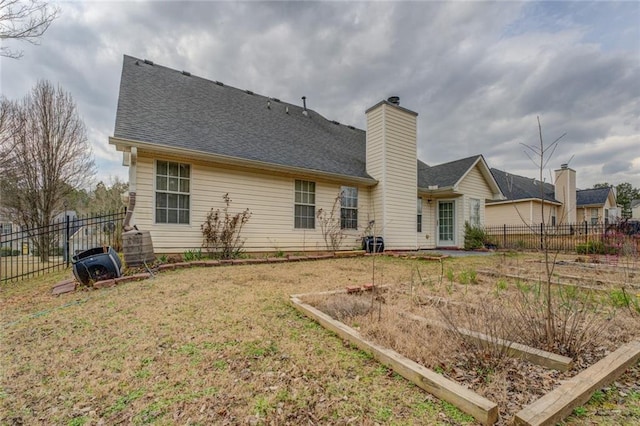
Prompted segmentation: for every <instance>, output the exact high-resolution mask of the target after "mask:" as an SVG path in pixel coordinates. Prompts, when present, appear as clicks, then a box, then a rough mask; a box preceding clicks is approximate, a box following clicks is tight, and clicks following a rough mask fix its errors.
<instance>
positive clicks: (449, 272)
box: [446, 268, 455, 283]
mask: <svg viewBox="0 0 640 426" xmlns="http://www.w3.org/2000/svg"><path fill="white" fill-rule="evenodd" d="M446 276H447V280H449V283H453V280H454V279H455V275H454V274H453V269H451V268H447V274H446Z"/></svg>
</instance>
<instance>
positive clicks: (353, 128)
mask: <svg viewBox="0 0 640 426" xmlns="http://www.w3.org/2000/svg"><path fill="white" fill-rule="evenodd" d="M347 127H348V128H350V129H351V130H355V129H356V128H355V127H353V126H351V125H349V126H347Z"/></svg>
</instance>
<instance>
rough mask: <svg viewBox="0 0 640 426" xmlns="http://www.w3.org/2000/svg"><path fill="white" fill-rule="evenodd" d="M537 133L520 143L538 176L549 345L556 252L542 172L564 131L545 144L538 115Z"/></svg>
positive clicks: (552, 338) (550, 341)
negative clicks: (534, 142) (530, 140)
mask: <svg viewBox="0 0 640 426" xmlns="http://www.w3.org/2000/svg"><path fill="white" fill-rule="evenodd" d="M538 135H539V142H538V144H537V145H526V144H522V145H523V146H524V147H525V154H526V155H527V157H529V159H530V160H531V161H532V162H533V164H535V166H536V168H537V169H538V172H539V178H540V209H541V212H540V213H541V221H542V223H541V224H540V233H541V234H540V243H541V248H542V251H543V253H544V265H545V272H546V283H545V293H546V295H545V302H546V318H545V322H546V324H545V331H546V338H547V344H548V345H549V347H551V345H552V344H553V342H554V341H555V324H554V315H553V300H552V297H551V278H552V277H553V270H554V268H555V264H556V262H555V260H556V257H557V255H558V253H557V252H556V253H555V256H553V259H551V258H550V254H551V253H550V252H551V250H550V247H549V232H548V230H547V227H546V226H545V225H546V223H545V217H544V205H545V196H544V184H543V183H544V181H543V173H544V170H545V169H546V167H547V164H548V163H549V160H551V158H552V157H553V153H554V152H555V150H556V148H557V147H558V144H559V142H560V139H562V138H563V137H564V136H565V135H566V133H563V134H562V135H561V136H560V137H558V138H557V139H556V140H554V141H553V142H551V143H550V144H548V145H545V143H544V140H543V138H542V125H541V124H540V117H538Z"/></svg>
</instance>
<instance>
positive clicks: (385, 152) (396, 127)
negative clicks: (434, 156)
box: [367, 103, 418, 249]
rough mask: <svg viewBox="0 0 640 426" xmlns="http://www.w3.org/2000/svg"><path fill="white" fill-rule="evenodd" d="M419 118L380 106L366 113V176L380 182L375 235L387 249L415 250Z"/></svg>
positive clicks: (374, 192)
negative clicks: (379, 236) (381, 237)
mask: <svg viewBox="0 0 640 426" xmlns="http://www.w3.org/2000/svg"><path fill="white" fill-rule="evenodd" d="M416 136H417V135H416V116H415V115H413V114H411V113H408V112H407V111H404V110H402V109H399V108H396V107H393V106H390V105H387V104H385V103H382V104H380V105H379V106H378V107H377V108H375V109H373V110H370V111H369V112H368V113H367V172H368V173H369V174H370V175H371V176H372V177H373V178H374V179H377V180H378V181H379V183H378V185H376V186H375V187H374V188H373V189H372V197H373V200H372V201H373V206H372V211H373V214H374V216H375V221H376V223H375V231H376V234H377V235H382V236H383V237H384V240H385V248H389V249H400V248H402V249H406V248H416V247H417V244H418V241H417V232H416V227H415V214H416V212H415V208H411V207H410V206H415V203H416V201H415V200H416V197H417V167H416V164H417V150H416Z"/></svg>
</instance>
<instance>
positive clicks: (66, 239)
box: [64, 212, 71, 268]
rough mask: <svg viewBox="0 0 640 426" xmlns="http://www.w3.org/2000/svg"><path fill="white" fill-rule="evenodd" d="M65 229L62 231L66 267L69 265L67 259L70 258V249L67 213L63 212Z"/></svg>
mask: <svg viewBox="0 0 640 426" xmlns="http://www.w3.org/2000/svg"><path fill="white" fill-rule="evenodd" d="M65 213H67V214H65V231H64V253H65V255H66V256H65V258H66V259H65V260H66V262H67V268H68V267H69V259H70V258H71V250H69V214H68V212H65Z"/></svg>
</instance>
